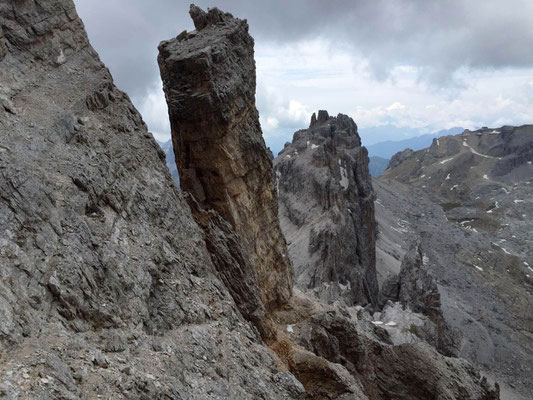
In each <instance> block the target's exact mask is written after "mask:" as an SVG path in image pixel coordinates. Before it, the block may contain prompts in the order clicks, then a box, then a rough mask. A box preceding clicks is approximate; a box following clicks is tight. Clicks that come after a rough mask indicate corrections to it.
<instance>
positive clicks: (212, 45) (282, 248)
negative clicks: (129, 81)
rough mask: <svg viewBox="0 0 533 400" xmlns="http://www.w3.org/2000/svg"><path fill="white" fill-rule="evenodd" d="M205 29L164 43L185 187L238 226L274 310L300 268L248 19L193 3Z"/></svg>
mask: <svg viewBox="0 0 533 400" xmlns="http://www.w3.org/2000/svg"><path fill="white" fill-rule="evenodd" d="M190 14H191V17H192V18H193V20H194V23H195V26H196V28H197V32H196V33H195V34H194V35H189V36H188V37H187V38H182V39H181V40H176V39H174V40H169V41H165V42H162V43H161V44H160V46H159V51H160V53H159V58H158V62H159V67H160V70H161V77H162V80H163V88H164V91H165V93H166V99H167V103H168V107H169V115H170V124H171V130H172V140H173V143H174V151H175V154H176V161H177V164H178V170H179V174H180V182H181V187H182V189H183V190H184V191H187V192H189V193H191V194H192V195H193V196H194V197H195V199H196V200H197V201H198V203H199V205H200V207H201V208H202V209H204V210H210V209H213V210H215V211H216V212H217V213H218V214H220V216H222V218H224V219H225V220H226V221H227V222H229V223H230V224H231V226H232V227H233V229H234V230H235V232H236V233H237V235H238V237H239V240H240V242H241V243H242V245H243V248H244V250H245V252H246V254H248V255H249V256H250V264H251V265H252V266H253V268H254V273H255V274H256V276H257V282H258V285H259V292H260V294H261V299H262V301H263V303H264V305H265V307H266V309H267V310H269V309H272V308H274V307H276V306H279V305H281V304H283V303H284V302H286V301H287V299H288V298H289V297H290V295H291V287H292V269H291V265H290V261H289V257H288V254H287V247H286V244H285V241H284V239H283V235H282V234H281V230H280V227H279V222H278V219H277V196H276V191H275V188H274V186H273V179H272V161H271V160H270V157H269V155H268V152H267V149H266V146H265V143H264V140H263V137H262V134H261V128H260V125H259V116H258V113H257V109H256V107H255V86H256V85H255V62H254V58H253V45H254V42H253V39H252V37H251V36H250V35H249V34H248V24H247V23H246V21H241V20H239V19H237V18H234V17H233V16H232V15H231V14H228V13H223V12H221V11H220V10H218V9H216V8H215V9H210V10H209V12H207V13H206V12H204V11H202V10H200V9H199V8H198V7H195V6H191V11H190Z"/></svg>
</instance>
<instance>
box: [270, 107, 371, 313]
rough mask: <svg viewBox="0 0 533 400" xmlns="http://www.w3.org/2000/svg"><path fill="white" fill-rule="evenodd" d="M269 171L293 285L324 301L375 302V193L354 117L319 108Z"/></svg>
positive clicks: (365, 153)
mask: <svg viewBox="0 0 533 400" xmlns="http://www.w3.org/2000/svg"><path fill="white" fill-rule="evenodd" d="M274 170H275V174H276V179H277V186H278V191H279V216H280V221H281V226H282V229H283V232H284V234H285V236H286V237H287V240H288V242H289V253H290V257H291V260H292V262H293V265H294V269H295V277H296V282H297V284H298V285H299V286H300V287H302V288H309V289H313V290H314V291H315V292H316V293H317V295H318V296H319V297H320V298H322V299H324V300H326V301H329V302H334V301H336V300H343V301H344V302H345V303H346V304H348V305H352V304H355V303H361V304H363V305H364V304H367V303H372V304H376V303H377V301H378V286H377V278H376V270H375V262H376V261H375V235H376V225H375V220H374V192H373V189H372V184H371V178H370V175H369V172H368V155H367V152H366V149H365V148H364V147H362V146H361V139H360V138H359V135H358V133H357V125H356V124H355V122H354V121H353V120H352V119H351V118H349V117H348V116H346V115H343V114H339V115H338V116H337V117H329V115H328V113H327V112H326V111H323V110H321V111H319V113H318V119H317V118H316V117H315V116H314V115H313V117H312V118H311V125H310V127H309V129H306V130H300V131H297V132H296V133H295V134H294V137H293V141H292V144H290V145H289V146H286V147H285V149H283V150H282V151H281V152H280V154H279V155H278V157H277V158H276V159H275V160H274Z"/></svg>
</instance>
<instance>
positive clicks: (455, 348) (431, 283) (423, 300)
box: [380, 243, 460, 356]
mask: <svg viewBox="0 0 533 400" xmlns="http://www.w3.org/2000/svg"><path fill="white" fill-rule="evenodd" d="M389 300H391V301H399V302H400V303H401V304H402V305H403V306H404V307H408V308H409V309H410V310H412V311H413V312H415V313H420V314H423V315H426V316H427V317H429V319H430V321H431V322H433V324H434V332H431V334H427V335H423V336H424V338H425V339H426V341H427V342H428V343H430V344H432V345H433V346H434V347H435V348H436V349H437V350H438V351H439V352H441V353H442V354H444V355H446V356H457V355H458V354H459V347H460V338H459V337H458V335H457V333H454V332H452V330H451V328H450V327H449V326H448V324H447V322H446V320H445V319H444V316H443V313H442V309H441V300H440V293H439V289H438V287H437V284H436V283H435V280H434V279H433V277H432V276H431V274H429V273H428V271H427V270H426V268H425V267H424V261H423V255H422V247H421V246H420V243H414V244H413V245H412V246H411V248H410V250H409V251H408V252H407V254H406V255H405V257H404V258H403V260H402V264H401V268H400V273H399V274H398V275H392V276H390V277H389V279H387V280H386V281H385V282H384V283H383V286H382V290H381V293H380V303H381V305H385V304H386V302H387V301H389Z"/></svg>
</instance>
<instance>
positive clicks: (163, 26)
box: [75, 0, 533, 97]
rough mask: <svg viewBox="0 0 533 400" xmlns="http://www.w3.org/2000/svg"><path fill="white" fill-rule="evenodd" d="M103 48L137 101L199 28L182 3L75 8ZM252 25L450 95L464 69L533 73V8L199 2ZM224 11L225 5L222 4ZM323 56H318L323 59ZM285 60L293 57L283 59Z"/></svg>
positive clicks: (489, 2)
mask: <svg viewBox="0 0 533 400" xmlns="http://www.w3.org/2000/svg"><path fill="white" fill-rule="evenodd" d="M75 3H76V5H77V7H78V11H79V13H80V15H81V16H82V18H83V19H84V21H85V23H86V26H87V30H88V32H89V35H90V37H91V40H92V42H93V45H94V46H95V48H96V49H97V50H98V51H99V53H100V54H101V56H102V58H103V60H104V62H105V63H106V64H107V65H108V66H109V67H110V68H111V70H112V72H113V74H114V76H115V78H116V80H117V83H118V85H119V86H120V87H121V88H123V89H124V90H126V91H128V92H129V93H130V94H131V95H132V96H133V97H136V96H142V95H144V94H145V93H146V91H147V90H149V88H150V87H151V85H153V83H154V82H156V81H157V77H158V69H157V65H156V56H157V44H158V43H159V42H160V41H161V40H163V39H168V38H170V37H173V36H175V35H176V34H178V33H179V32H181V31H182V30H184V29H188V30H190V29H192V23H191V21H190V18H189V16H188V8H189V2H187V1H181V0H178V1H176V0H155V1H148V0H75ZM196 3H197V4H198V5H199V6H201V7H203V8H206V7H208V6H214V5H215V6H218V7H219V8H221V9H223V10H224V11H229V12H232V13H233V14H234V15H235V16H238V17H240V18H247V19H248V21H249V23H250V30H251V33H252V35H254V37H255V38H256V40H261V41H273V42H280V43H287V42H290V41H297V40H302V39H314V38H318V37H320V38H323V39H324V40H326V41H328V42H330V43H331V45H332V46H338V47H341V48H343V49H346V51H349V52H350V53H351V54H352V55H353V57H357V58H358V59H365V60H367V61H368V63H369V68H370V70H371V71H372V72H373V74H374V75H375V76H376V77H377V78H380V79H385V78H387V77H388V76H389V73H390V71H391V70H392V68H394V67H395V66H397V65H410V66H414V67H416V68H418V71H419V74H420V78H421V79H422V80H428V81H431V82H432V83H433V84H436V85H439V86H441V87H445V86H447V85H449V84H451V83H453V76H454V73H455V72H456V71H458V70H460V69H461V68H470V69H487V68H495V69H500V68H505V67H531V66H533V52H531V51H530V49H529V47H530V44H531V43H533V2H532V1H530V0H512V1H511V0H506V1H501V0H449V1H427V0H419V1H416V0H413V1H406V0H402V1H400V0H373V1H367V0H364V1H363V0H360V1H347V0H329V1H326V0H320V1H319V0H307V1H305V0H269V1H251V0H222V1H216V2H215V1H204V0H198V1H197V2H196ZM213 3H215V4H213ZM319 56H320V55H317V57H319ZM280 57H283V55H282V54H280Z"/></svg>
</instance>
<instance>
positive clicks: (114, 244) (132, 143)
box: [0, 0, 301, 399]
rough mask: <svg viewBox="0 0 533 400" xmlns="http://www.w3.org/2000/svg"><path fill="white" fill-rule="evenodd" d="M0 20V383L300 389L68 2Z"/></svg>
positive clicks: (227, 391) (0, 7)
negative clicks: (240, 303) (234, 292)
mask: <svg viewBox="0 0 533 400" xmlns="http://www.w3.org/2000/svg"><path fill="white" fill-rule="evenodd" d="M0 26H1V27H2V31H3V35H4V36H3V38H2V37H0V51H3V50H4V48H5V47H3V44H4V43H6V42H8V43H9V46H8V47H7V48H6V49H7V50H8V51H7V53H5V55H4V54H3V58H2V57H0V59H1V60H0V82H1V85H0V86H1V89H0V96H6V98H8V99H9V100H10V102H11V103H12V105H13V108H14V109H16V110H20V112H17V113H16V114H13V113H11V112H7V111H6V110H5V107H2V106H0V138H1V139H0V143H1V145H0V193H1V194H0V226H1V227H2V229H1V231H0V276H1V277H2V278H1V281H0V320H1V323H0V358H1V359H2V362H1V363H0V393H2V395H3V396H4V397H6V398H9V399H18V398H39V399H57V398H62V399H80V398H83V399H93V398H100V397H101V398H113V399H120V398H136V399H154V398H202V399H209V398H213V399H214V398H235V399H245V398H287V399H290V398H295V399H296V398H301V391H299V390H298V385H296V384H295V383H294V381H293V380H291V379H277V377H278V374H279V372H278V371H277V369H276V368H275V364H274V359H273V357H272V355H271V353H270V351H269V350H267V349H266V348H265V347H264V345H263V344H262V343H261V341H260V338H259V335H258V334H257V332H256V330H255V328H254V327H253V326H251V325H250V324H249V323H248V322H247V321H246V319H245V318H243V316H242V315H241V312H240V311H239V309H238V307H237V306H236V304H235V301H234V300H233V298H232V297H231V295H230V292H229V291H228V289H227V288H226V286H225V284H224V281H223V279H220V278H219V272H218V271H217V269H216V268H215V266H214V265H213V262H212V257H211V255H210V253H209V251H208V249H207V247H206V241H205V238H204V232H203V231H202V229H201V228H200V227H199V226H198V225H197V223H196V222H195V221H194V218H193V216H192V213H191V210H190V208H189V205H188V204H187V202H186V200H185V199H184V198H183V196H182V194H181V193H180V192H179V190H178V189H177V187H176V185H175V183H174V182H173V181H172V178H171V176H170V174H169V172H168V169H167V168H166V166H165V163H164V155H163V154H162V152H161V150H160V149H159V147H158V146H157V144H156V142H155V140H154V139H153V137H152V135H151V134H149V133H148V131H147V129H146V126H145V124H144V123H143V121H142V118H141V116H140V115H139V113H138V112H137V110H135V108H134V107H133V105H132V104H131V102H130V100H129V98H128V96H127V95H126V94H124V93H122V92H121V91H120V90H118V89H117V88H116V87H115V86H114V85H113V81H112V79H111V76H110V74H109V72H108V70H107V69H106V68H105V66H104V65H103V64H102V63H101V62H100V60H99V59H98V56H97V55H96V53H95V51H94V50H93V48H92V47H91V45H90V44H89V42H88V39H87V36H86V33H85V31H84V29H83V24H82V22H81V20H80V19H79V18H78V16H77V15H76V12H75V8H74V4H73V3H72V1H70V0H47V1H38V2H2V3H1V4H0ZM0 36H1V35H0ZM9 108H11V105H9ZM228 240H229V239H228ZM154 343H156V344H157V345H154ZM217 368H218V369H219V370H220V369H222V370H224V376H221V375H220V374H219V373H218V372H217ZM2 395H0V397H2Z"/></svg>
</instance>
